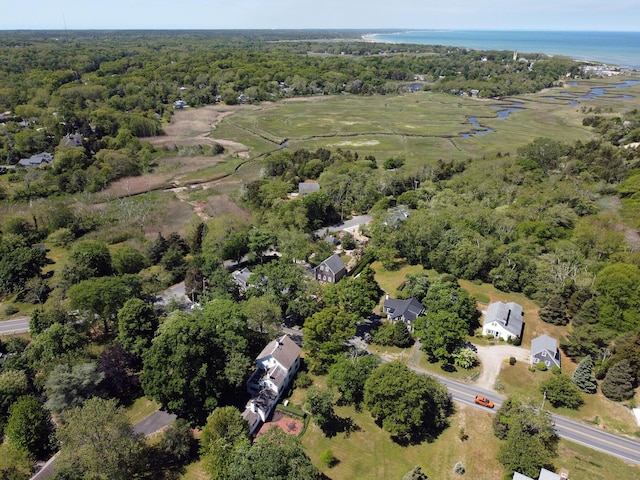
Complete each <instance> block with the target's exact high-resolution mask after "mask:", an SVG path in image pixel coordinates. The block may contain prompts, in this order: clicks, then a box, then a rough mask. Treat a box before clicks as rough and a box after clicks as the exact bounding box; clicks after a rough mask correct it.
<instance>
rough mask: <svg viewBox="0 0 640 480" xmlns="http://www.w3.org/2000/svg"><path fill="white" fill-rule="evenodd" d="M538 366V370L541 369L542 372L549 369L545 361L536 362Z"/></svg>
mask: <svg viewBox="0 0 640 480" xmlns="http://www.w3.org/2000/svg"><path fill="white" fill-rule="evenodd" d="M536 368H537V369H538V370H540V371H541V372H546V371H547V364H546V363H544V362H538V363H536Z"/></svg>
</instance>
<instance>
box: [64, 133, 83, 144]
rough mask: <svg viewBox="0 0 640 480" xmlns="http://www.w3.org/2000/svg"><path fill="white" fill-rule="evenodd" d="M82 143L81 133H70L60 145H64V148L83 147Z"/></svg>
mask: <svg viewBox="0 0 640 480" xmlns="http://www.w3.org/2000/svg"><path fill="white" fill-rule="evenodd" d="M82 141H83V139H82V135H80V134H79V133H70V134H68V135H65V136H64V137H62V140H61V141H60V145H62V146H63V147H81V146H82Z"/></svg>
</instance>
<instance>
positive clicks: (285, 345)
mask: <svg viewBox="0 0 640 480" xmlns="http://www.w3.org/2000/svg"><path fill="white" fill-rule="evenodd" d="M268 356H273V357H274V358H275V359H276V360H277V361H278V363H280V365H282V366H283V367H284V368H286V369H287V370H289V369H291V367H292V366H293V364H294V363H295V362H296V360H298V357H300V347H299V346H298V345H297V344H296V342H294V341H293V340H291V337H289V335H283V336H282V337H279V338H276V339H275V340H273V341H271V342H269V344H268V345H267V346H266V347H264V349H263V350H262V352H260V355H258V358H257V359H256V360H257V361H260V359H263V358H266V357H268Z"/></svg>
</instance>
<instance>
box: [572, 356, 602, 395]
mask: <svg viewBox="0 0 640 480" xmlns="http://www.w3.org/2000/svg"><path fill="white" fill-rule="evenodd" d="M593 368H594V363H593V359H592V358H591V356H590V355H587V356H586V357H584V358H583V359H582V360H581V361H580V363H579V364H578V367H577V368H576V370H575V372H573V377H572V378H571V379H572V380H573V383H575V384H576V386H577V387H578V388H579V389H580V390H582V391H583V392H585V393H596V390H597V389H598V384H597V383H596V377H595V376H594V375H593Z"/></svg>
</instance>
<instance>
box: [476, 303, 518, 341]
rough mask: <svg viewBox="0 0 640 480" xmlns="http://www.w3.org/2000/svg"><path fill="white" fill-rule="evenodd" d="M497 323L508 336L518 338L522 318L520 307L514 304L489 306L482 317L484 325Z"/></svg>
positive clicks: (493, 304)
mask: <svg viewBox="0 0 640 480" xmlns="http://www.w3.org/2000/svg"><path fill="white" fill-rule="evenodd" d="M495 321H497V322H498V323H499V324H501V325H502V327H503V328H504V329H505V330H506V331H508V332H509V333H510V334H512V335H514V336H516V337H519V336H520V335H522V325H523V324H524V316H523V313H522V307H521V306H520V305H518V304H517V303H515V302H509V303H504V302H495V303H492V304H490V305H489V308H488V309H487V314H486V315H485V317H484V324H485V325H486V324H488V323H491V322H495Z"/></svg>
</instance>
